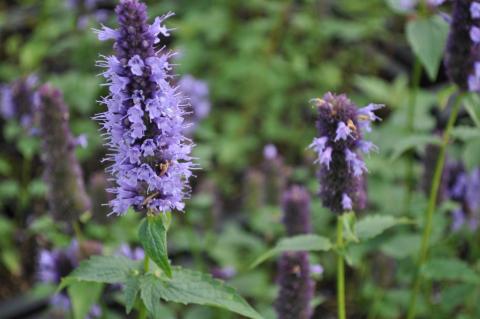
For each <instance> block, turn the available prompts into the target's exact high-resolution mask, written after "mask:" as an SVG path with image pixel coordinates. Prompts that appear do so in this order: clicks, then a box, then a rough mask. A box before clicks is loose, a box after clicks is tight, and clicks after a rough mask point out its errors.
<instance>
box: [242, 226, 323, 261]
mask: <svg viewBox="0 0 480 319" xmlns="http://www.w3.org/2000/svg"><path fill="white" fill-rule="evenodd" d="M331 248H332V243H331V242H330V239H328V238H326V237H323V236H318V235H312V234H308V235H298V236H294V237H288V238H283V239H281V240H280V241H279V242H278V243H277V245H276V246H275V247H274V248H272V249H270V250H269V251H267V252H266V253H264V254H262V255H261V256H260V257H258V258H257V259H256V260H255V261H254V262H253V263H252V265H251V266H250V268H254V267H256V266H258V265H259V264H261V263H262V262H264V261H265V260H267V259H268V258H270V257H273V256H275V255H276V254H278V253H281V252H285V251H328V250H330V249H331Z"/></svg>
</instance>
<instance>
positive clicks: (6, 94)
mask: <svg viewBox="0 0 480 319" xmlns="http://www.w3.org/2000/svg"><path fill="white" fill-rule="evenodd" d="M36 86H37V77H36V76H35V75H30V76H28V77H25V78H20V79H18V80H16V81H14V82H12V83H11V84H10V85H3V86H1V87H0V113H1V115H2V117H3V118H5V119H6V120H11V119H15V120H17V121H18V122H19V123H20V124H21V125H22V126H23V127H24V128H25V129H27V130H31V129H32V128H33V125H34V124H35V123H34V122H35V115H36V109H37V107H38V102H39V101H38V94H37V93H36V91H35V89H36Z"/></svg>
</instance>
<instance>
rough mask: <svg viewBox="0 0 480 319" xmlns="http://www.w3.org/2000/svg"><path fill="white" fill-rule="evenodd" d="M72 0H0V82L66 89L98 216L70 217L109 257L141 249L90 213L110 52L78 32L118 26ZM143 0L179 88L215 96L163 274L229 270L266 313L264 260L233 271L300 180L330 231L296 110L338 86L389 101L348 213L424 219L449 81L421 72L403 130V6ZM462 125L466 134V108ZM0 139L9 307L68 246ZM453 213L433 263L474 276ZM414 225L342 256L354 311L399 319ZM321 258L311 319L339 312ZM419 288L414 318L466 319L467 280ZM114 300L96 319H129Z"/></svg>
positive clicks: (265, 243)
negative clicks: (38, 267) (201, 85)
mask: <svg viewBox="0 0 480 319" xmlns="http://www.w3.org/2000/svg"><path fill="white" fill-rule="evenodd" d="M70 2H71V3H70V4H69V3H68V1H62V0H43V1H34V0H23V1H10V0H2V1H1V2H0V83H2V84H7V83H10V82H11V81H13V80H15V79H18V78H19V77H22V76H28V75H31V74H35V75H36V76H38V78H39V82H40V83H43V82H51V83H52V84H53V85H55V86H57V87H59V88H60V89H61V90H62V91H63V92H64V97H65V100H66V102H67V104H68V106H69V108H70V124H71V128H72V130H73V132H74V134H76V135H80V134H85V135H86V136H87V138H88V146H87V147H86V148H79V149H78V150H77V154H78V158H79V160H80V162H81V165H82V168H83V173H84V178H85V181H86V184H87V187H88V189H89V191H90V194H91V196H92V198H93V199H94V202H95V204H96V205H95V206H94V209H93V210H92V216H86V217H85V216H84V219H83V220H82V227H83V231H84V235H85V236H86V237H87V238H89V239H91V240H97V241H100V242H102V244H103V246H104V251H105V252H106V253H112V252H114V251H115V249H116V248H117V247H118V246H119V244H121V243H124V242H128V243H131V244H133V245H135V244H136V243H137V242H136V241H137V238H136V237H137V236H136V225H138V220H139V216H137V215H135V214H133V213H130V214H127V216H124V217H110V218H108V219H107V218H106V217H104V216H105V214H106V213H108V211H107V209H106V208H105V207H102V206H100V205H99V203H100V202H102V203H103V202H105V200H106V199H108V197H107V195H106V194H104V189H105V187H103V188H102V185H105V182H103V184H102V183H101V181H104V178H105V177H104V176H103V167H102V166H104V163H100V160H101V158H103V156H104V155H105V152H106V150H105V148H104V147H103V146H102V139H101V136H100V133H99V130H98V129H99V125H98V124H97V123H96V122H95V121H93V120H92V116H93V115H94V114H96V113H99V112H101V111H102V106H101V105H99V104H98V103H97V102H96V101H97V100H98V99H99V98H100V97H101V96H102V95H105V94H106V89H105V87H103V86H101V85H100V84H101V83H102V81H103V79H102V78H101V77H100V76H98V74H99V73H100V72H101V70H100V68H98V67H96V66H95V63H96V60H98V59H99V55H109V54H111V53H112V48H111V43H105V42H103V43H102V42H100V41H98V40H97V39H96V37H95V34H94V32H93V31H92V28H100V22H99V21H103V23H105V24H106V25H109V26H115V25H116V22H115V18H114V15H113V7H114V2H113V1H98V4H97V5H96V6H95V7H93V8H88V7H87V6H85V5H84V4H79V3H81V2H82V1H70ZM74 2H78V3H77V4H75V3H74ZM146 2H147V4H148V6H149V15H150V17H151V18H152V17H154V16H157V15H161V14H163V13H165V12H167V11H173V12H175V13H176V15H175V17H173V18H172V19H169V21H167V26H168V27H170V28H172V27H173V28H175V31H174V32H173V36H172V37H171V38H169V39H168V41H167V42H165V45H166V46H167V47H168V48H170V49H174V50H177V51H178V52H179V55H178V58H177V59H176V62H177V63H178V64H179V65H178V67H177V68H176V72H177V74H178V75H179V77H181V76H183V75H185V74H192V75H193V76H194V77H196V78H198V79H201V80H204V81H206V83H208V86H209V92H210V101H211V111H210V114H209V115H208V117H206V118H205V119H202V120H201V121H200V122H199V123H198V125H197V126H196V129H195V131H194V132H193V139H194V141H195V143H196V145H197V146H196V148H195V150H194V155H195V156H196V157H198V161H199V163H200V166H201V170H199V171H197V172H196V175H197V178H196V179H194V180H192V183H193V196H192V199H191V200H189V201H188V203H187V208H186V210H185V212H186V213H185V214H182V213H178V214H175V215H174V225H173V226H172V228H171V231H170V233H169V250H170V254H171V259H172V260H173V261H174V263H177V264H185V265H188V266H190V267H193V268H195V269H197V270H204V271H209V270H211V269H212V268H213V267H220V268H222V267H223V268H225V267H227V268H229V269H234V270H235V275H234V276H233V277H232V278H230V279H229V280H228V281H229V283H230V284H231V285H232V286H234V287H236V288H237V289H238V290H239V292H240V293H241V295H242V296H244V297H245V298H246V299H247V300H248V301H249V302H251V303H252V304H253V305H254V307H255V308H256V309H258V310H259V311H260V312H261V313H262V314H263V315H264V316H265V317H266V318H275V312H274V309H273V307H272V304H273V301H274V299H275V296H276V292H277V288H276V286H275V278H276V264H275V261H274V260H270V261H269V262H267V263H265V264H262V265H261V266H259V267H257V268H255V269H254V270H248V269H247V268H248V265H249V264H250V263H251V262H252V261H253V260H254V259H255V257H257V256H258V255H259V254H261V253H262V252H264V251H265V250H266V249H267V248H269V247H271V246H272V245H273V244H274V243H275V242H276V241H277V240H278V239H279V238H281V237H282V236H284V230H283V227H282V224H281V215H282V214H281V207H280V201H279V196H280V190H281V189H282V187H283V186H282V185H283V184H284V183H287V184H292V183H298V184H303V185H306V186H307V187H308V189H309V190H310V191H311V194H312V200H313V205H312V216H313V223H314V229H315V232H316V233H318V234H322V235H325V236H330V237H333V233H334V230H335V227H334V222H335V221H334V217H335V216H333V215H332V214H331V213H330V212H328V211H327V210H325V209H324V208H322V207H321V204H320V201H319V199H318V198H317V196H316V195H315V194H316V193H317V190H318V183H317V181H316V178H315V167H314V165H313V160H314V154H313V153H312V152H311V151H309V150H307V146H308V145H309V144H310V142H311V140H312V138H313V137H314V136H315V124H314V123H315V109H314V108H312V107H311V105H310V104H309V103H308V101H309V100H310V99H311V98H314V97H319V96H322V95H323V94H324V93H325V92H327V91H332V92H337V93H342V92H345V93H347V94H348V95H349V96H350V98H351V99H352V100H353V101H354V102H356V104H357V105H359V106H363V105H366V104H368V103H370V102H375V103H384V104H386V106H387V107H386V108H385V109H383V110H382V111H381V113H379V114H378V115H379V116H380V117H382V118H383V121H382V122H381V123H379V125H376V127H375V129H374V131H373V132H372V133H371V134H369V136H368V138H369V139H371V140H373V141H374V142H375V143H376V144H377V145H378V146H379V147H380V153H379V154H374V155H372V156H371V157H368V158H366V162H367V166H368V168H369V175H368V193H369V204H368V208H367V210H366V212H360V213H359V216H362V215H363V214H386V215H392V216H408V217H410V218H412V219H414V220H415V221H417V222H418V223H419V224H421V218H422V217H421V216H422V213H423V211H424V208H425V204H426V199H425V196H424V194H423V193H422V192H421V191H420V190H421V185H420V184H421V181H420V179H421V175H422V166H423V164H422V158H423V156H424V147H425V145H426V144H427V143H430V142H432V135H431V132H432V130H433V129H434V128H435V127H438V118H439V116H438V114H439V113H440V111H439V110H441V107H440V105H442V107H443V106H444V105H445V103H446V101H447V98H448V95H449V94H450V93H451V92H452V87H451V86H449V85H448V84H447V83H446V78H445V74H444V70H443V66H440V71H439V75H438V77H437V78H435V79H434V80H430V79H429V78H428V77H427V75H426V74H423V75H422V77H421V89H420V90H419V93H418V98H417V99H416V103H415V132H414V133H412V132H408V131H407V130H406V128H405V127H406V119H407V106H408V103H409V95H410V93H411V90H410V89H409V87H410V84H409V81H410V78H411V75H412V74H411V73H412V69H413V65H414V61H415V57H414V55H413V53H412V52H411V49H410V48H409V46H408V43H407V39H406V36H405V32H404V28H405V24H406V22H407V21H409V20H410V19H413V18H414V16H415V14H414V12H413V11H410V12H405V11H401V10H399V9H398V3H396V2H395V1H385V0H362V1H358V0H304V1H301V0H297V1H288V0H284V1H275V0H268V1H267V0H244V1H231V0H216V1H210V0H195V1H186V0H183V1H182V0H162V1H146ZM395 3H396V4H397V5H395ZM447 9H448V6H447ZM99 10H100V11H101V12H100V11H99ZM477 112H478V105H477ZM477 114H478V113H477ZM460 121H461V122H462V124H463V125H464V126H471V125H472V121H471V120H470V118H469V117H468V115H466V114H463V116H462V117H461V119H460ZM0 128H1V131H2V133H3V134H2V136H1V137H0V211H1V215H0V249H1V256H0V282H2V284H1V286H2V287H1V288H0V300H10V299H11V298H14V297H18V296H23V297H21V298H23V299H20V300H24V301H25V303H28V300H30V299H29V298H37V297H41V296H45V295H48V294H49V293H50V292H51V287H45V285H41V284H38V283H36V279H35V264H36V258H37V256H36V252H37V251H38V247H65V246H67V245H68V244H69V243H70V238H69V236H68V235H66V234H64V233H62V231H61V229H60V228H59V227H58V225H57V224H56V222H55V221H53V220H52V219H51V218H50V217H49V216H48V214H47V211H48V209H47V204H46V202H45V185H44V184H43V182H42V167H41V164H40V163H41V162H40V157H39V156H40V155H39V141H38V140H37V138H35V136H31V134H29V133H28V132H25V130H23V129H22V127H21V126H20V125H19V123H18V122H15V121H4V120H1V121H0ZM474 133H475V132H474ZM475 134H478V131H476V133H475ZM475 134H473V135H472V134H470V135H469V134H464V135H459V140H458V143H456V144H455V145H454V146H453V151H452V156H453V157H454V158H457V159H460V160H462V161H463V162H464V163H465V164H466V165H467V167H468V168H473V167H475V166H478V158H479V157H480V143H479V139H478V136H479V135H475ZM268 144H274V145H275V146H276V148H277V150H278V154H279V157H277V158H276V159H274V160H269V159H266V158H265V157H264V154H263V150H264V147H265V146H266V145H268ZM404 153H408V154H411V155H412V156H413V158H414V163H413V169H414V176H415V180H414V185H415V190H416V191H415V192H414V193H413V199H412V200H411V205H410V209H408V205H407V204H406V201H407V199H406V191H405V171H406V165H407V162H408V160H407V159H406V157H405V156H403V154H404ZM98 181H100V182H98ZM99 183H100V184H99ZM98 185H100V186H98ZM279 185H280V186H279ZM272 193H273V195H272ZM449 205H450V206H449ZM452 205H453V204H451V203H445V204H444V205H443V206H441V208H440V209H439V211H440V213H439V214H436V216H435V220H434V222H435V224H434V225H435V228H434V234H433V238H432V242H433V243H435V245H434V246H433V247H432V255H436V256H441V257H444V258H450V259H452V260H462V265H464V264H463V263H465V264H467V263H468V264H469V265H470V266H468V267H467V266H465V267H467V269H468V270H469V271H472V272H474V273H476V275H477V276H478V270H479V259H478V258H479V256H480V254H479V252H478V247H477V246H478V241H477V240H478V235H477V234H476V233H472V232H468V231H462V232H456V233H452V232H451V231H450V226H449V224H450V219H451V216H450V212H451V210H452ZM419 224H416V225H406V226H401V227H397V228H395V229H394V230H389V231H387V232H386V233H384V234H382V235H381V236H379V237H377V238H375V239H374V240H372V241H369V242H367V243H361V244H357V245H353V246H351V249H350V251H349V252H348V258H349V262H350V266H351V267H350V268H349V269H348V272H347V307H348V309H349V313H350V314H351V318H400V316H401V313H402V311H403V310H404V309H405V308H406V303H407V301H408V296H409V293H408V291H409V289H410V287H409V284H410V280H411V274H412V272H413V269H414V259H413V256H416V254H417V251H418V247H419V243H420V235H419V232H418V227H419ZM134 226H135V227H134ZM469 243H470V244H469ZM466 247H467V248H466ZM468 247H470V248H468ZM472 247H473V248H472ZM334 258H335V256H334V254H331V253H325V254H312V256H311V263H312V264H321V265H322V266H323V267H324V273H323V274H322V275H321V276H318V277H317V278H316V285H317V288H316V298H315V300H314V306H315V309H316V310H315V311H316V312H315V315H314V317H315V318H334V317H335V313H336V310H335V307H336V304H335V284H334V278H335V268H334V266H335V264H334ZM449 271H453V272H455V271H457V272H458V271H459V270H458V269H454V270H449ZM430 287H431V289H433V292H431V293H432V294H433V295H434V296H435V298H432V299H428V300H425V299H422V300H420V301H419V313H420V314H423V316H424V318H448V317H450V318H451V317H452V316H454V317H455V318H480V305H478V303H477V300H478V296H479V295H480V291H479V287H478V282H472V281H468V280H467V281H465V280H461V279H459V278H456V277H454V278H453V279H452V280H451V282H450V281H448V282H442V284H441V285H440V284H438V285H437V284H435V282H433V284H432V285H430ZM31 296H33V297H31ZM119 298H120V297H118V296H114V297H112V300H108V302H107V301H105V302H104V303H103V304H102V307H103V308H104V317H105V318H124V317H125V316H124V314H123V312H122V311H123V310H122V308H118V307H114V306H113V307H112V306H110V305H111V304H112V303H113V304H115V303H116V302H117V303H118V302H121V298H120V299H119ZM119 300H120V301H119ZM20 305H22V303H21V302H20ZM19 307H21V306H19ZM162 309H163V311H164V312H165V313H164V314H162V316H161V318H188V319H202V318H222V319H223V318H227V319H228V318H236V317H235V315H232V314H230V313H227V312H224V311H221V310H216V309H212V308H204V307H196V306H188V307H184V306H181V307H180V306H178V305H173V304H169V305H165V307H163V308H162ZM432 309H435V312H434V313H435V316H434V317H432V316H431V314H432V312H431V311H432ZM0 313H2V309H1V308H0ZM0 318H1V315H0Z"/></svg>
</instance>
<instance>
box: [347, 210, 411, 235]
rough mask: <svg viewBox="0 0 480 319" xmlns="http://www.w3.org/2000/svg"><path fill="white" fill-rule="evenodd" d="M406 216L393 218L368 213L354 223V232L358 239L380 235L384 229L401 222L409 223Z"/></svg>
mask: <svg viewBox="0 0 480 319" xmlns="http://www.w3.org/2000/svg"><path fill="white" fill-rule="evenodd" d="M409 223H411V221H409V220H408V219H406V218H395V217H393V216H389V215H385V216H383V215H369V216H367V217H365V218H363V219H361V220H359V221H358V222H357V223H356V225H355V233H356V235H357V237H358V239H360V240H366V239H370V238H373V237H375V236H378V235H380V234H381V233H383V232H384V231H385V230H387V229H389V228H391V227H393V226H395V225H401V224H409Z"/></svg>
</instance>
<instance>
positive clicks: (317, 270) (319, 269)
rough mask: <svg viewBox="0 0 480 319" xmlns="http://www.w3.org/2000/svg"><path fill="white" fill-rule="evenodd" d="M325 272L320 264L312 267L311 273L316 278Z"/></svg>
mask: <svg viewBox="0 0 480 319" xmlns="http://www.w3.org/2000/svg"><path fill="white" fill-rule="evenodd" d="M323 271H324V269H323V266H322V265H320V264H315V265H310V273H311V274H312V275H314V276H320V275H322V274H323Z"/></svg>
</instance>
